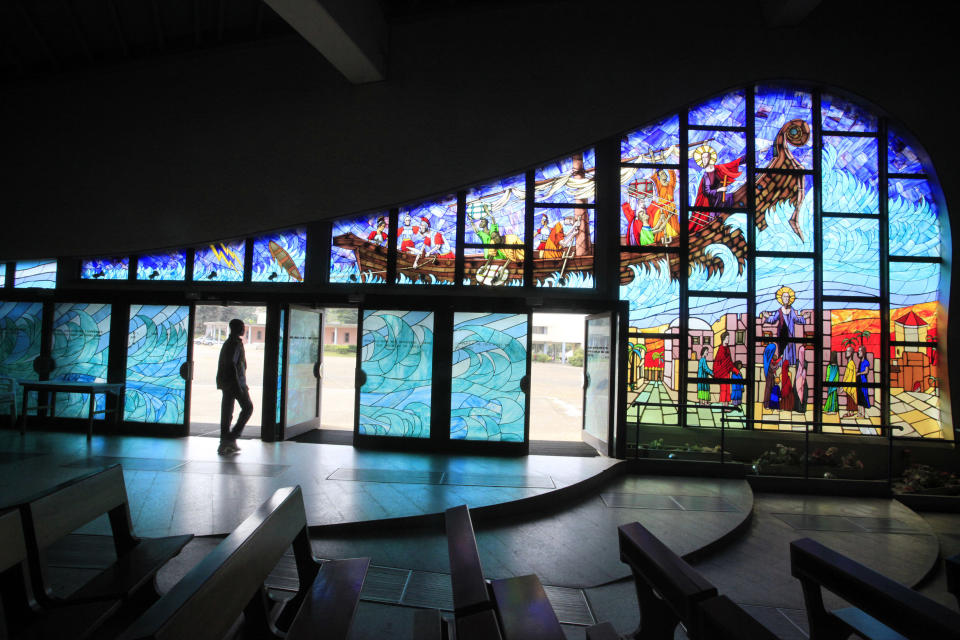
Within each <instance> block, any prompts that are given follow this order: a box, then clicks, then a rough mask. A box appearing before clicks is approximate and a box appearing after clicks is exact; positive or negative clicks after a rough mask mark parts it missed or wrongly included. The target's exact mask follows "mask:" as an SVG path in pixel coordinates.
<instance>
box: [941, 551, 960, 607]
mask: <svg viewBox="0 0 960 640" xmlns="http://www.w3.org/2000/svg"><path fill="white" fill-rule="evenodd" d="M944 568H945V570H946V572H947V591H949V592H950V593H952V594H953V597H955V598H956V599H957V604H958V605H960V554H957V555H955V556H950V557H949V558H947V559H946V560H945V561H944Z"/></svg>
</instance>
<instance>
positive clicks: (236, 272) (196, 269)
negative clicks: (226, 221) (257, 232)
mask: <svg viewBox="0 0 960 640" xmlns="http://www.w3.org/2000/svg"><path fill="white" fill-rule="evenodd" d="M246 253H247V243H246V242H245V241H244V240H231V241H227V242H214V243H213V244H208V245H204V246H202V247H198V248H197V250H196V252H195V253H194V258H193V281H194V282H243V262H244V256H245V255H246Z"/></svg>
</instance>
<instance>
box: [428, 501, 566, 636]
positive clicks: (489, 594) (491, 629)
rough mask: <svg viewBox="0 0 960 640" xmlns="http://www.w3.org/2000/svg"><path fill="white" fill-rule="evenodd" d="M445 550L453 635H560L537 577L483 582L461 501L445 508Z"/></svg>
mask: <svg viewBox="0 0 960 640" xmlns="http://www.w3.org/2000/svg"><path fill="white" fill-rule="evenodd" d="M445 517H446V531H447V552H448V553H449V555H450V580H451V583H452V585H453V608H454V614H455V618H456V624H455V626H456V637H457V639H458V640H473V639H476V640H496V639H499V638H503V639H504V640H513V639H515V638H524V639H529V640H539V639H547V638H549V639H554V638H555V639H557V640H563V638H564V635H563V631H562V629H561V628H560V622H559V621H558V620H557V616H556V614H555V613H554V611H553V607H552V606H551V605H550V601H549V600H548V599H547V594H546V592H545V591H544V590H543V585H541V584H540V579H539V578H537V576H534V575H529V576H520V577H517V578H507V579H504V580H495V581H494V582H493V583H492V584H488V582H487V580H486V579H485V578H484V577H483V567H482V566H481V565H480V552H479V551H478V549H477V539H476V536H475V535H474V531H473V521H472V520H471V519H470V511H469V509H467V506H466V505H460V506H459V507H453V508H450V509H447V512H446V514H445Z"/></svg>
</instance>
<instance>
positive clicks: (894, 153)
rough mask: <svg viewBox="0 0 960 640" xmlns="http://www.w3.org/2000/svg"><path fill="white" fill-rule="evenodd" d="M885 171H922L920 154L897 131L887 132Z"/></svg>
mask: <svg viewBox="0 0 960 640" xmlns="http://www.w3.org/2000/svg"><path fill="white" fill-rule="evenodd" d="M887 171H888V172H890V173H924V170H923V163H922V162H921V161H920V154H918V153H917V151H916V150H915V149H914V148H913V147H912V146H910V144H909V143H908V142H907V141H906V140H905V139H904V137H903V136H902V135H900V134H899V133H898V132H896V131H894V130H891V131H889V132H888V133H887Z"/></svg>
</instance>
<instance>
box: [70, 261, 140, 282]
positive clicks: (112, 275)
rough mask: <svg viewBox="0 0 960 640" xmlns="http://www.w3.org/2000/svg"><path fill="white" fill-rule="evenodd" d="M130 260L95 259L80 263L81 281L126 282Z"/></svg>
mask: <svg viewBox="0 0 960 640" xmlns="http://www.w3.org/2000/svg"><path fill="white" fill-rule="evenodd" d="M129 270H130V258H93V259H91V260H83V261H81V262H80V279H81V280H126V279H127V274H128V273H129Z"/></svg>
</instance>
